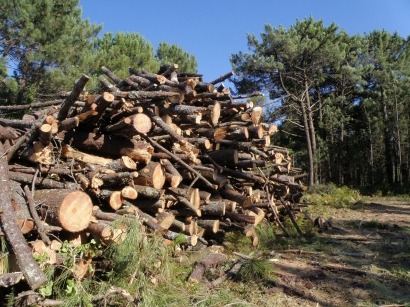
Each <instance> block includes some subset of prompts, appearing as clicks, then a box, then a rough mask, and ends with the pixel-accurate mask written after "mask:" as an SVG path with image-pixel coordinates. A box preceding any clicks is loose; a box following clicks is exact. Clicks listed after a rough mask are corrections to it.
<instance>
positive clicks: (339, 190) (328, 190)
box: [303, 184, 362, 208]
mask: <svg viewBox="0 0 410 307" xmlns="http://www.w3.org/2000/svg"><path fill="white" fill-rule="evenodd" d="M361 197H362V196H361V194H360V192H359V191H358V190H355V189H352V188H349V187H347V186H341V187H338V186H336V185H334V184H327V185H316V186H314V187H311V188H309V190H308V191H307V193H306V194H305V195H304V196H303V201H304V202H308V203H312V204H315V205H330V206H332V207H335V208H345V207H348V206H351V205H353V204H354V203H356V202H358V201H359V200H360V198H361Z"/></svg>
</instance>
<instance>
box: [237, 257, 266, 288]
mask: <svg viewBox="0 0 410 307" xmlns="http://www.w3.org/2000/svg"><path fill="white" fill-rule="evenodd" d="M273 278H274V273H273V266H272V264H271V263H269V262H267V261H266V260H264V259H250V260H247V261H246V262H245V263H244V264H243V265H242V267H241V270H240V271H239V274H238V279H239V280H240V281H243V282H255V283H260V282H265V281H268V280H271V279H273Z"/></svg>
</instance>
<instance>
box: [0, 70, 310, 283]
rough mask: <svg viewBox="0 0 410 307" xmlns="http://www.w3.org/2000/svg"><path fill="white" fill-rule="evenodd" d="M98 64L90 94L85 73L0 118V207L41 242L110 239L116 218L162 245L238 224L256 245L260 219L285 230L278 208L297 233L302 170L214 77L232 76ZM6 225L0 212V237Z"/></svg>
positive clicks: (215, 239)
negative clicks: (17, 114)
mask: <svg viewBox="0 0 410 307" xmlns="http://www.w3.org/2000/svg"><path fill="white" fill-rule="evenodd" d="M102 71H103V72H104V73H105V75H102V76H100V78H99V81H100V82H101V87H102V90H101V91H100V92H99V93H96V94H90V93H88V92H86V91H84V87H85V85H86V83H87V81H88V80H89V78H88V77H87V76H86V75H83V76H81V77H80V78H79V79H78V81H77V82H76V84H75V85H74V88H73V90H72V91H71V92H69V93H62V94H61V100H60V101H56V102H55V103H54V105H51V106H50V103H48V104H44V106H43V107H42V105H41V104H36V106H37V109H36V111H34V112H32V113H30V114H26V115H24V116H23V118H22V119H21V120H7V119H0V139H1V142H2V146H3V149H2V152H1V154H2V157H3V160H5V161H4V163H3V164H4V169H3V170H2V173H1V174H0V175H1V177H2V178H1V179H2V181H7V182H8V183H9V184H8V186H9V187H8V192H7V193H8V195H9V196H10V197H9V199H8V201H9V202H10V206H9V207H7V206H3V207H1V208H0V210H3V211H4V210H9V208H12V209H13V210H14V213H15V216H16V220H17V224H16V225H17V227H18V228H19V229H20V230H21V232H22V233H23V234H27V233H32V232H35V231H37V232H38V233H39V235H40V236H41V237H40V238H41V239H42V241H43V242H44V243H45V246H46V247H49V246H50V245H51V244H52V243H51V241H50V239H49V238H48V236H47V233H49V232H57V233H74V234H77V235H78V234H84V236H85V237H88V238H91V237H92V238H94V239H96V240H97V241H99V242H100V243H102V244H113V243H115V242H118V241H120V240H121V239H122V238H123V236H124V235H126V233H125V231H124V229H117V228H116V227H114V226H113V225H114V224H113V221H115V220H118V219H119V218H123V219H125V220H131V219H139V220H140V221H142V223H143V224H144V225H145V226H146V227H147V228H149V229H150V230H152V231H154V232H156V233H158V234H159V235H161V236H163V238H164V243H167V242H169V241H170V240H174V239H175V238H176V237H178V236H181V235H182V236H183V237H184V238H185V239H186V240H187V242H188V243H189V244H191V245H196V244H197V243H198V242H201V243H202V244H205V245H209V244H212V243H220V242H221V240H223V237H224V234H225V233H226V232H227V231H232V230H240V231H242V232H243V233H244V235H246V236H248V237H249V238H250V239H251V242H252V244H254V245H257V244H258V236H257V232H256V230H255V226H256V225H258V224H259V223H261V222H262V221H264V220H268V221H272V222H274V223H276V224H277V225H279V227H281V228H282V229H283V230H284V231H285V233H287V234H289V233H288V232H287V230H286V228H285V227H283V225H282V222H281V221H282V218H283V216H289V217H290V219H291V221H292V222H293V223H294V225H295V227H296V229H297V230H298V232H299V234H302V232H301V230H300V229H299V227H298V226H297V223H296V220H295V218H294V212H296V211H297V205H298V201H299V199H300V197H301V196H302V191H303V189H304V188H303V186H302V184H301V183H300V182H299V181H298V179H300V178H301V176H303V175H298V172H297V171H298V170H297V169H294V168H292V161H291V157H290V156H289V153H288V150H287V149H286V148H282V147H278V146H275V145H273V144H271V136H272V134H274V133H275V132H276V131H277V128H276V126H274V125H269V124H265V123H262V118H263V109H262V108H261V107H259V106H253V103H252V102H251V101H249V100H247V98H249V96H248V97H232V95H231V94H230V91H229V89H228V88H226V87H225V86H224V85H223V84H222V83H221V82H223V81H224V80H226V79H227V78H229V77H230V76H231V75H232V73H229V74H226V75H223V76H221V77H220V78H218V79H216V80H213V81H211V82H205V81H203V79H202V76H201V75H198V74H184V73H178V65H176V64H174V65H171V66H167V67H165V68H164V69H162V70H161V71H160V72H159V73H158V74H154V73H149V72H147V71H136V70H133V69H130V76H129V77H128V78H126V79H124V80H122V79H120V78H118V77H117V76H116V75H115V74H114V73H113V72H111V71H110V70H109V69H108V68H106V67H102ZM2 201H7V200H6V199H2ZM1 216H2V217H5V216H6V214H2V215H1ZM7 218H8V219H10V217H9V216H8V215H7ZM9 223H10V221H9V222H8V223H6V221H5V219H2V224H1V225H2V229H3V232H4V233H5V234H6V236H7V233H8V232H9V229H7V228H8V227H10V226H8V224H9ZM12 231H15V229H13V230H12ZM8 239H9V241H11V240H13V239H12V238H8ZM10 244H11V245H13V242H10ZM15 252H16V253H18V252H19V251H18V250H17V251H15ZM22 271H23V270H22ZM23 274H24V271H23ZM26 278H27V276H26ZM38 284H39V282H38V281H35V282H33V284H32V285H31V286H32V288H36V287H38ZM40 284H41V281H40Z"/></svg>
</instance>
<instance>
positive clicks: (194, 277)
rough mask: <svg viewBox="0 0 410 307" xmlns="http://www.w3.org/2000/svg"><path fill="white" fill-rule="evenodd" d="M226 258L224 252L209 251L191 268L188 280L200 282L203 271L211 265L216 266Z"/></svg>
mask: <svg viewBox="0 0 410 307" xmlns="http://www.w3.org/2000/svg"><path fill="white" fill-rule="evenodd" d="M226 260H227V256H226V255H225V254H218V253H210V254H208V255H206V256H205V257H204V258H203V259H201V260H200V261H199V262H198V263H197V264H196V265H195V267H194V269H193V270H192V273H191V275H190V276H189V281H193V282H201V281H202V279H203V278H204V274H205V271H206V270H208V269H210V268H211V267H216V266H218V265H220V264H221V263H223V262H225V261H226Z"/></svg>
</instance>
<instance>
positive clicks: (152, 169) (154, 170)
mask: <svg viewBox="0 0 410 307" xmlns="http://www.w3.org/2000/svg"><path fill="white" fill-rule="evenodd" d="M134 183H135V184H137V185H143V186H150V187H153V188H154V189H161V188H162V187H163V186H164V183H165V174H164V170H163V168H162V165H161V164H160V163H158V162H152V161H151V162H150V163H148V164H147V165H146V166H145V167H144V168H143V169H142V170H141V171H139V176H138V177H137V178H134Z"/></svg>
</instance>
